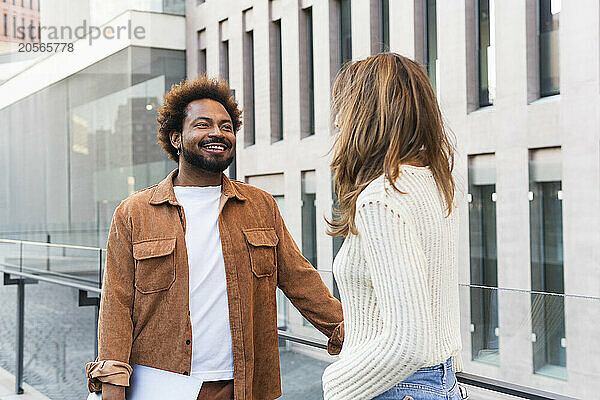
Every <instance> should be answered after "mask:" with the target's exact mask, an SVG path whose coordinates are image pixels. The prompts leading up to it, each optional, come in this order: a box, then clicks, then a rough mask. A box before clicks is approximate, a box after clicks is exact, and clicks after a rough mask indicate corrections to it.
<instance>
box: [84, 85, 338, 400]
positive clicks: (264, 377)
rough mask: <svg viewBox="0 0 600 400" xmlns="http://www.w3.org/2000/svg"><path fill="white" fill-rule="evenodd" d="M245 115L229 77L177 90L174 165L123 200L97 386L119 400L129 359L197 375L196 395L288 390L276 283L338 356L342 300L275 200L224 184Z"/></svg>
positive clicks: (106, 289) (168, 103) (163, 128)
mask: <svg viewBox="0 0 600 400" xmlns="http://www.w3.org/2000/svg"><path fill="white" fill-rule="evenodd" d="M240 116H241V111H240V110H239V109H238V106H237V103H236V102H235V100H234V99H233V97H231V96H230V90H229V87H228V85H227V84H226V83H224V82H220V81H217V80H211V79H207V78H206V77H202V78H200V79H198V80H194V81H189V82H185V83H182V84H179V85H175V86H173V88H172V90H171V91H170V92H169V93H167V94H166V96H165V102H164V105H163V106H162V107H161V108H160V110H159V116H158V122H159V133H158V141H159V143H160V144H161V146H162V147H163V149H164V150H165V151H166V152H167V153H168V155H169V157H170V158H171V159H173V160H175V161H176V162H177V163H178V169H175V170H174V171H173V172H171V173H170V174H169V176H167V177H166V178H165V179H164V180H163V181H162V182H160V183H159V184H158V185H155V186H152V187H150V188H147V189H144V190H142V191H139V192H137V193H135V194H133V195H131V196H130V197H128V198H127V199H126V200H124V201H123V202H122V203H121V204H120V205H119V207H117V209H116V211H115V214H114V216H113V221H112V224H111V228H110V233H109V237H108V245H107V259H106V268H105V272H104V285H103V289H102V290H103V291H102V300H101V304H100V319H99V327H98V330H99V340H98V359H97V360H96V361H95V362H93V363H88V365H87V366H86V372H87V377H88V378H89V381H88V386H89V389H90V391H102V396H103V399H124V397H125V395H124V392H125V390H124V388H125V386H128V385H129V377H130V375H131V371H132V369H131V364H138V365H145V366H149V367H153V368H158V369H162V370H166V371H171V372H176V373H180V374H184V375H189V374H191V375H192V376H195V377H197V378H199V379H201V380H202V381H204V384H203V385H202V389H201V391H200V394H199V397H198V399H211V400H212V399H215V400H221V399H228V400H229V399H235V400H242V399H248V400H255V399H256V400H261V399H275V398H277V397H279V396H280V395H281V386H280V376H279V354H278V337H277V309H276V298H275V293H276V288H277V287H279V288H280V289H281V290H282V291H283V292H284V293H285V295H286V296H287V297H288V298H289V299H290V300H291V302H292V303H293V304H294V306H296V307H297V308H298V309H299V310H300V312H301V313H302V314H303V315H304V317H306V318H307V319H308V320H309V321H310V322H311V323H312V324H313V325H314V326H315V327H316V328H317V329H319V330H320V331H321V332H323V333H324V334H325V335H326V336H328V337H329V342H328V351H329V352H330V353H331V354H337V353H339V351H340V349H341V344H342V336H343V324H342V308H341V305H340V303H339V302H338V301H337V300H336V299H335V298H333V297H332V296H331V294H330V293H329V291H328V290H327V288H326V286H325V285H324V284H323V282H322V281H321V279H320V277H319V274H318V272H317V271H316V270H315V269H314V268H313V267H312V265H311V264H310V263H309V262H308V261H307V260H306V259H305V258H304V257H303V256H302V254H301V253H300V251H299V250H298V247H297V246H296V244H295V242H294V240H293V239H292V237H291V236H290V234H289V232H288V231H287V229H286V227H285V224H284V223H283V220H282V218H281V215H280V214H279V210H278V208H277V205H276V203H275V200H274V199H273V197H272V196H271V195H269V194H268V193H266V192H263V191H262V190H259V189H257V188H254V187H252V186H249V185H246V184H243V183H241V182H237V181H232V180H229V179H228V178H227V177H226V176H225V175H224V174H223V171H224V170H225V169H226V168H227V167H228V166H229V165H230V164H231V162H232V160H233V157H234V154H235V142H236V138H235V133H236V132H237V131H238V130H239V128H240V126H241V118H240Z"/></svg>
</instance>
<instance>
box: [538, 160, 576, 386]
mask: <svg viewBox="0 0 600 400" xmlns="http://www.w3.org/2000/svg"><path fill="white" fill-rule="evenodd" d="M559 157H560V149H550V150H549V152H548V151H545V150H541V151H534V152H532V153H531V161H530V187H529V190H530V193H529V200H530V201H529V212H530V216H529V217H530V238H531V290H533V291H539V292H547V293H555V294H559V295H560V294H564V293H565V287H564V258H563V226H562V183H561V177H560V158H559ZM531 318H532V329H533V332H532V342H533V368H534V372H535V373H537V374H541V375H546V376H551V377H554V378H560V379H566V378H567V372H566V360H567V354H566V352H567V350H566V335H565V306H564V298H563V297H562V296H555V295H542V294H532V295H531Z"/></svg>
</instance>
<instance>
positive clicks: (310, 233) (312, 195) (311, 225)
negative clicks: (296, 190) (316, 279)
mask: <svg viewBox="0 0 600 400" xmlns="http://www.w3.org/2000/svg"><path fill="white" fill-rule="evenodd" d="M316 186H317V182H316V176H315V171H303V172H302V254H303V255H304V257H306V259H307V260H308V261H310V263H311V264H312V265H313V266H316V265H317V209H316V207H315V200H316V199H317V190H316V188H317V187H316Z"/></svg>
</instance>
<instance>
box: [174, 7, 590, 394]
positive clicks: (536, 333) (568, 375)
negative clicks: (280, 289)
mask: <svg viewBox="0 0 600 400" xmlns="http://www.w3.org/2000/svg"><path fill="white" fill-rule="evenodd" d="M186 16H187V22H186V26H187V30H186V35H187V36H186V38H187V49H188V52H187V57H186V60H187V76H188V77H189V78H193V77H195V76H197V75H200V74H203V73H206V74H208V75H209V76H221V77H224V78H226V79H228V80H229V82H230V84H231V87H232V89H234V90H235V93H236V97H237V99H238V100H239V101H240V103H241V104H242V105H243V107H244V112H245V114H244V126H243V129H242V131H241V132H240V133H239V134H238V135H239V136H238V152H237V167H236V171H235V173H236V175H237V178H238V179H240V180H244V181H246V182H247V183H250V184H253V185H256V186H258V187H262V188H264V189H265V190H267V191H269V192H270V193H271V194H273V195H274V196H275V198H276V199H277V200H278V203H279V205H280V207H281V208H282V211H283V214H284V215H285V220H286V223H287V225H288V228H289V230H290V232H291V233H292V235H293V236H294V238H295V239H296V241H297V243H298V245H299V247H300V248H301V249H302V251H303V252H304V254H305V256H306V258H307V259H309V260H310V261H311V262H313V263H314V265H315V266H316V267H317V268H318V269H319V270H320V271H322V272H323V276H324V278H325V280H326V281H327V283H328V284H329V285H330V287H331V288H332V290H333V291H334V292H335V284H334V282H333V279H332V277H331V273H330V272H328V271H329V270H330V269H331V265H332V261H333V258H334V256H335V253H336V250H337V249H338V248H339V245H340V243H341V240H340V239H339V238H335V239H332V238H331V237H329V236H326V235H325V233H324V232H325V229H326V224H325V221H324V219H323V217H324V216H325V217H327V218H329V217H330V216H331V206H332V204H333V203H334V201H335V199H334V196H333V190H332V183H331V182H332V178H331V175H330V171H329V161H330V154H329V153H328V151H329V150H330V146H331V144H332V133H333V132H332V126H331V123H330V116H329V108H330V87H331V84H332V82H333V79H334V78H335V75H336V73H337V72H338V70H339V69H340V67H341V66H342V65H343V64H344V63H346V62H348V61H349V60H356V59H360V58H364V57H367V56H369V55H371V54H374V53H377V52H380V51H382V50H387V49H389V50H391V51H394V52H398V53H401V54H403V55H406V56H409V57H411V58H414V59H417V60H419V61H420V62H422V63H423V65H424V66H425V68H426V70H427V72H428V74H429V77H430V79H431V82H432V84H433V86H434V88H435V90H436V92H437V94H438V99H439V103H440V106H441V108H442V112H443V114H444V117H445V119H446V122H447V127H448V129H449V130H450V131H451V132H452V133H453V134H454V135H455V137H456V143H457V157H456V167H455V175H456V178H457V184H458V196H457V199H458V201H459V204H460V209H461V221H462V228H461V247H460V281H461V283H462V284H463V286H461V288H460V292H461V304H462V312H461V318H462V321H461V326H462V334H463V345H464V350H463V358H464V360H465V370H466V372H469V373H473V374H476V375H481V376H485V377H490V378H493V379H498V380H501V381H506V382H511V383H514V384H518V385H523V386H527V387H532V388H537V389H540V390H546V391H550V392H554V393H559V394H562V395H567V396H571V397H574V398H582V399H583V398H594V393H595V392H594V391H595V388H594V385H593V382H595V381H598V379H600V375H599V374H598V373H597V372H595V365H596V364H597V362H598V360H600V352H599V351H598V348H600V339H599V337H600V335H598V333H600V324H599V323H598V322H597V321H598V317H599V316H600V301H599V300H598V299H597V296H598V293H600V272H599V271H600V269H599V268H598V261H597V260H598V259H599V257H598V256H599V255H600V254H599V246H598V245H597V243H598V240H599V239H600V228H599V224H598V222H599V217H600V212H599V209H600V207H599V206H600V190H599V188H598V182H599V178H600V164H599V161H598V160H600V158H599V157H600V148H599V146H600V141H599V139H600V112H599V111H598V110H600V107H599V106H600V90H599V87H600V86H599V83H600V79H599V78H600V72H599V71H600V57H599V55H600V36H599V30H600V20H599V19H600V6H599V5H598V3H597V2H595V1H592V0H584V1H577V2H562V4H561V2H560V1H557V0H514V1H513V0H509V1H495V0H463V1H453V2H447V1H437V2H436V1H435V0H394V1H386V0H294V1H286V0H270V1H266V0H265V1H251V0H239V1H228V2H219V1H212V0H207V1H196V0H190V1H188V2H187V11H186ZM574 295H581V296H579V297H578V296H574ZM586 296H587V297H586ZM282 304H283V303H282ZM285 313H286V316H285V317H282V318H281V322H280V323H281V324H283V325H287V328H288V329H293V330H294V331H295V332H299V333H305V334H310V332H311V331H310V328H309V327H307V326H305V324H304V323H303V322H302V318H301V317H300V316H299V315H295V314H294V310H293V309H291V308H285Z"/></svg>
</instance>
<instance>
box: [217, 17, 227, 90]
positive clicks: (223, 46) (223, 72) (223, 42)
mask: <svg viewBox="0 0 600 400" xmlns="http://www.w3.org/2000/svg"><path fill="white" fill-rule="evenodd" d="M228 31H229V22H228V20H226V19H224V20H223V21H221V22H219V76H220V77H221V79H225V80H226V81H227V82H229V32H228Z"/></svg>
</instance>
